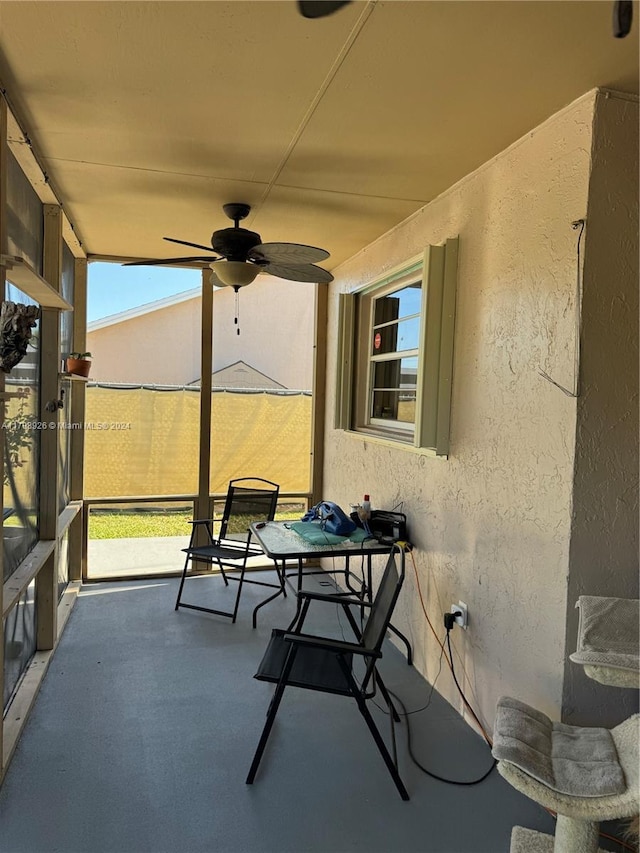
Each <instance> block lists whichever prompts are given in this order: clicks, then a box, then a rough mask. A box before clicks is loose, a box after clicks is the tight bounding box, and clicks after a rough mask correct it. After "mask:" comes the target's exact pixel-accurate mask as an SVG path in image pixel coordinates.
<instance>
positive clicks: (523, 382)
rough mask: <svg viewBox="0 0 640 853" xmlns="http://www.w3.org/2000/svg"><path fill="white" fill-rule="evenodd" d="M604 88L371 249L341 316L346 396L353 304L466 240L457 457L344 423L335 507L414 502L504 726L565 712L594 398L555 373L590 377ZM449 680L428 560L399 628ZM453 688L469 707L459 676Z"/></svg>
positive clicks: (331, 480)
mask: <svg viewBox="0 0 640 853" xmlns="http://www.w3.org/2000/svg"><path fill="white" fill-rule="evenodd" d="M594 103H595V93H588V94H587V95H585V96H584V97H583V98H581V99H580V100H579V101H577V102H575V103H574V104H572V105H571V106H569V107H567V108H566V109H565V110H564V111H562V112H561V113H559V114H557V115H556V116H554V117H552V118H551V119H549V120H548V121H546V122H545V123H544V124H543V125H541V126H540V127H538V128H537V129H535V130H533V131H532V132H531V133H529V134H527V136H526V137H524V138H522V139H521V140H520V141H519V142H518V143H516V144H515V145H513V146H512V147H511V148H509V149H508V150H507V151H505V152H503V153H502V154H501V155H500V156H498V157H497V158H495V159H494V160H492V161H490V162H489V163H487V164H485V165H484V166H482V167H481V168H480V169H478V170H477V171H476V172H474V173H473V174H471V175H470V176H468V177H467V178H466V179H464V180H463V181H462V182H460V183H459V184H457V185H456V186H454V187H452V188H451V189H450V190H449V191H447V192H446V193H444V194H443V195H442V196H440V197H439V198H437V199H436V200H435V201H434V202H432V203H431V204H429V205H428V206H426V207H425V208H423V209H422V210H421V211H419V212H418V213H417V214H415V215H414V216H413V217H411V218H410V219H409V220H407V221H406V222H405V223H403V224H402V225H400V226H399V227H397V228H395V229H394V230H393V231H391V232H389V233H388V234H386V235H385V236H383V237H382V238H381V239H379V240H378V241H376V242H375V243H374V244H372V245H370V246H369V247H368V248H366V249H365V250H364V251H363V252H361V253H359V254H358V255H356V256H355V257H354V258H352V259H351V260H350V261H348V262H347V263H345V264H343V265H341V266H340V267H339V268H338V270H337V271H334V272H335V273H336V281H335V284H334V285H333V287H332V292H331V298H330V319H329V341H328V351H329V364H328V374H329V388H328V399H329V401H331V400H332V399H333V395H334V377H335V368H336V365H335V353H336V350H337V294H338V292H346V291H353V290H356V289H357V288H359V287H361V286H363V285H365V284H367V283H368V282H370V281H372V280H374V279H376V278H378V277H379V276H380V275H381V274H383V273H384V271H385V270H387V269H390V268H392V267H395V266H396V265H398V264H400V263H402V261H403V260H405V259H409V258H412V257H413V256H415V255H416V254H418V253H419V252H421V251H422V250H423V249H424V247H425V245H426V244H439V243H442V242H443V241H444V240H446V239H447V238H449V237H455V236H459V238H460V255H459V267H458V297H457V317H456V331H455V355H454V373H453V399H452V412H451V452H450V457H449V459H447V460H445V459H436V458H433V457H429V456H427V455H419V454H417V453H414V452H411V451H407V450H399V449H397V448H396V447H391V446H386V445H384V444H379V443H376V442H374V441H372V440H363V438H361V437H358V436H355V435H354V434H351V433H348V432H341V431H336V430H333V429H332V423H333V409H332V406H331V405H329V412H328V417H327V425H326V427H327V441H326V457H325V468H324V494H325V497H327V498H330V499H332V500H335V501H337V502H339V503H341V504H343V505H348V503H349V502H350V501H353V500H354V499H358V498H361V497H362V494H363V493H365V492H368V493H370V495H371V500H372V504H373V506H374V507H381V508H386V509H391V508H393V507H395V506H396V505H397V504H401V506H402V508H403V510H404V512H406V514H407V516H408V520H409V525H410V537H411V540H412V541H413V543H414V545H415V551H414V554H413V558H414V559H415V565H416V568H417V575H418V577H419V580H420V586H421V589H422V595H423V597H424V600H425V603H426V607H427V611H428V613H429V616H430V618H431V622H432V624H433V626H434V628H435V631H436V633H437V634H438V636H439V637H440V638H442V637H443V635H444V629H443V623H442V614H443V613H444V612H445V611H447V610H448V609H449V606H450V604H451V603H455V602H457V601H458V599H461V600H462V601H464V602H465V603H466V604H467V605H468V608H469V629H468V631H466V632H465V631H462V630H461V629H459V628H456V629H455V631H454V634H453V644H454V647H455V650H456V655H457V657H456V665H457V667H458V675H459V680H460V681H461V683H462V684H463V685H464V686H465V690H466V692H467V694H468V697H469V699H470V700H471V701H472V703H473V704H474V706H475V707H476V709H477V710H478V711H479V712H480V714H481V716H482V718H483V719H484V720H485V721H486V722H488V723H489V725H491V723H492V721H493V715H494V708H495V704H496V701H497V699H498V697H499V696H500V695H501V694H503V693H509V694H511V695H514V696H517V697H519V698H520V699H522V700H524V701H527V702H530V703H531V704H533V705H535V706H536V707H537V708H539V709H540V710H541V711H543V712H546V713H549V714H551V715H554V716H556V717H557V716H558V715H559V713H560V709H561V703H562V684H563V669H564V653H565V623H566V608H567V576H568V558H569V540H570V531H571V509H572V479H573V464H574V442H575V423H576V401H575V399H573V398H571V397H570V396H567V395H566V394H565V393H563V392H562V391H561V390H560V389H559V388H558V387H556V386H555V385H554V384H553V383H552V382H550V381H548V380H547V379H545V378H543V377H542V376H541V373H540V371H545V372H546V373H547V374H548V375H549V376H550V377H551V378H552V379H553V380H554V381H555V382H557V383H559V384H561V385H563V386H565V387H570V386H571V383H572V382H573V379H574V342H575V338H574V329H575V311H576V304H575V291H576V263H577V261H576V243H577V232H576V231H575V230H574V229H573V228H572V226H571V223H572V222H573V221H574V220H577V219H579V218H581V217H583V216H585V215H586V209H587V197H588V182H589V170H590V149H591V132H592V118H593V111H594ZM397 624H398V627H399V628H400V629H401V630H404V631H405V632H406V633H407V634H408V636H409V638H410V639H411V641H412V643H413V645H414V649H415V657H416V665H417V667H418V668H419V669H420V670H421V671H422V672H423V673H424V674H425V675H426V676H427V677H428V678H430V679H431V680H433V679H434V678H435V677H436V675H437V673H438V671H439V658H440V648H439V646H438V645H437V643H436V640H435V639H434V637H433V635H432V633H431V631H430V630H429V628H428V625H427V623H426V620H425V617H424V615H423V612H422V609H421V605H420V600H419V596H418V592H417V589H416V581H415V576H414V572H413V569H412V559H409V561H408V574H407V585H406V588H405V590H404V591H403V594H402V597H401V602H400V606H399V613H398V618H397ZM442 669H443V671H442V673H441V674H440V676H439V678H438V682H437V689H438V690H440V691H441V692H442V693H443V694H444V695H445V696H446V697H447V698H448V699H449V700H450V701H451V702H452V703H453V704H454V705H455V706H456V707H458V708H460V710H461V712H462V710H463V709H462V704H461V702H460V699H459V697H458V695H457V692H456V690H455V687H454V685H453V680H452V678H451V676H450V674H449V672H448V671H447V670H446V667H444V666H443V668H442Z"/></svg>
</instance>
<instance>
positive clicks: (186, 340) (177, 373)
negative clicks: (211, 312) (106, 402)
mask: <svg viewBox="0 0 640 853" xmlns="http://www.w3.org/2000/svg"><path fill="white" fill-rule="evenodd" d="M90 274H91V268H89V275H90ZM87 349H88V350H89V351H90V352H91V356H92V363H91V378H92V379H95V380H97V381H102V382H122V383H132V384H141V383H149V384H155V385H186V384H188V383H189V382H193V380H194V379H198V378H199V376H200V299H199V298H198V299H190V300H188V301H187V302H179V303H177V304H175V305H171V306H169V307H166V308H161V309H159V310H157V311H153V312H150V313H148V314H142V315H140V316H138V317H132V318H131V319H130V320H124V321H123V322H121V323H114V324H113V325H110V326H105V327H103V328H102V329H95V330H94V331H89V332H88V334H87Z"/></svg>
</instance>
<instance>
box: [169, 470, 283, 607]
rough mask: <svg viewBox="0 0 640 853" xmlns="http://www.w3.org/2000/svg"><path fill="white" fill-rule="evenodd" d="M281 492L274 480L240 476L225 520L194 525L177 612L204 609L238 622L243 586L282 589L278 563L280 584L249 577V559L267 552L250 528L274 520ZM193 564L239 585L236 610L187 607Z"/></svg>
mask: <svg viewBox="0 0 640 853" xmlns="http://www.w3.org/2000/svg"><path fill="white" fill-rule="evenodd" d="M279 491H280V487H279V486H278V485H277V484H276V483H272V482H271V480H264V479H262V478H261V477H239V478H237V479H235V480H231V481H230V482H229V489H228V491H227V497H226V500H225V505H224V512H223V514H222V518H220V519H198V520H195V521H192V522H190V523H191V524H192V529H191V539H190V540H189V545H188V547H187V548H183V549H182V550H183V551H184V552H185V554H186V558H185V561H184V569H183V570H182V578H181V580H180V587H179V589H178V596H177V598H176V606H175V609H176V610H177V609H178V608H179V607H185V608H187V609H189V610H201V611H204V612H205V613H215V614H217V615H218V616H228V617H229V618H230V619H231V621H232V622H235V621H236V616H237V614H238V605H239V603H240V595H241V594H242V586H243V584H245V583H253V584H258V585H259V586H269V587H277V588H280V587H281V586H282V583H283V582H282V580H281V578H280V573H279V570H278V566H277V564H276V571H278V580H279V583H278V584H272V583H268V582H266V581H260V580H254V579H248V578H246V577H245V572H246V567H247V560H248V559H249V557H254V556H258V555H260V554H263V553H264V552H263V551H262V548H260V546H259V545H256V544H252V542H251V530H250V529H249V525H250V524H251V522H253V521H273V518H274V516H275V512H276V506H277V504H278V494H279ZM217 524H219V525H220V527H219V531H218V534H217V535H216V534H215V532H214V529H215V525H217ZM203 538H204V539H205V544H199V543H202V539H203ZM191 563H207V564H209V565H211V566H214V567H217V568H218V569H219V570H220V574H221V575H222V579H223V581H224V583H225V586H228V585H229V581H230V580H233V581H237V582H238V591H237V593H236V598H235V602H234V606H233V610H232V611H225V610H216V609H214V608H212V607H205V606H204V605H202V604H186V603H184V602H183V601H182V593H183V590H184V585H185V581H186V579H187V577H189V574H194V573H193V572H191V573H188V569H189V566H190V564H191ZM231 572H234V573H239V574H238V575H237V576H236V574H230V573H231Z"/></svg>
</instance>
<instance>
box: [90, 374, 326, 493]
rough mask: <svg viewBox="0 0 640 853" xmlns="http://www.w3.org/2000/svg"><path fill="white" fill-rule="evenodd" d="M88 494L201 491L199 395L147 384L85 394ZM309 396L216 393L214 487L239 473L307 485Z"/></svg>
mask: <svg viewBox="0 0 640 853" xmlns="http://www.w3.org/2000/svg"><path fill="white" fill-rule="evenodd" d="M86 394H87V396H86V416H85V482H84V494H85V496H86V497H89V498H92V497H119V496H132V495H180V494H193V493H195V492H197V489H198V448H199V419H200V393H199V392H197V391H185V390H182V389H179V390H175V391H173V390H172V391H161V390H155V389H148V388H135V389H121V388H101V387H89V388H87V391H86ZM310 445H311V397H310V396H308V395H303V394H296V395H291V396H289V395H279V394H272V393H256V394H253V393H250V394H247V393H233V392H216V393H214V394H212V395H211V457H212V458H211V492H212V493H224V492H226V490H227V484H228V482H229V480H230V479H232V478H234V477H246V476H251V477H265V478H266V479H268V480H272V481H274V482H276V483H278V484H279V485H280V490H281V491H282V492H305V491H308V490H309V478H310Z"/></svg>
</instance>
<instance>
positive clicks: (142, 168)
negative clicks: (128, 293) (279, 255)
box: [0, 0, 640, 269]
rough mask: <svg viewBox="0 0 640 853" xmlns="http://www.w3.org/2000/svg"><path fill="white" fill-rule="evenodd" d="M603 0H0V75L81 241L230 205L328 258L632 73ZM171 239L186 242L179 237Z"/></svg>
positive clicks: (264, 230)
mask: <svg viewBox="0 0 640 853" xmlns="http://www.w3.org/2000/svg"><path fill="white" fill-rule="evenodd" d="M612 9H613V2H612V0H603V2H599V0H584V2H583V0H567V2H565V0H552V1H551V2H529V0H508V2H491V0H486V2H477V1H476V0H472V2H466V1H465V2H462V0H460V2H458V0H445V2H432V0H424V2H423V0H408V2H405V0H378V1H377V2H364V0H360V1H359V2H353V3H351V4H350V5H348V6H346V7H344V8H343V9H341V10H339V11H338V12H336V13H335V14H333V15H331V16H329V17H326V18H323V19H316V20H308V19H305V18H303V17H302V16H301V15H300V14H299V13H298V10H297V5H296V3H295V2H294V0H283V1H282V2H271V0H234V2H217V0H213V1H212V2H189V0H184V2H171V0H166V2H165V1H164V0H163V2H131V0H130V2H113V0H110V2H101V0H95V1H94V0H85V2H56V1H55V0H54V2H37V0H36V2H24V0H18V2H0V80H1V81H2V85H3V87H4V88H5V89H6V90H7V97H8V99H9V102H10V104H11V106H12V109H13V111H14V112H15V113H16V115H17V117H18V119H19V121H20V122H21V124H22V125H23V129H25V130H26V131H27V132H28V135H29V137H30V139H31V141H32V143H33V147H34V151H35V152H36V154H37V156H38V158H39V160H40V162H41V164H42V166H43V167H44V169H45V170H46V172H47V174H48V175H49V177H50V180H51V184H52V187H53V188H54V190H55V192H56V194H57V196H58V198H59V200H60V201H61V202H62V203H63V206H64V208H65V211H66V213H67V216H68V217H69V219H70V220H71V222H72V223H73V225H74V228H75V230H76V233H77V234H78V236H79V237H80V239H81V240H82V243H83V246H84V248H85V250H86V251H87V252H88V253H89V254H90V255H103V256H105V255H108V256H117V257H127V258H135V257H137V258H145V257H152V258H153V257H156V258H158V257H161V258H165V257H169V256H176V255H182V254H183V252H182V251H181V248H180V247H178V248H177V250H176V247H175V246H174V247H173V248H172V246H171V244H169V243H166V242H164V241H163V240H162V237H163V236H171V237H177V238H180V239H183V240H189V241H193V242H196V243H203V244H208V243H209V240H210V236H211V232H212V231H213V230H215V229H217V228H224V227H227V226H229V225H230V224H231V223H230V222H229V221H228V220H227V219H226V218H225V216H224V214H223V212H222V204H223V203H225V202H228V201H242V202H247V203H249V204H251V205H252V206H253V210H252V213H251V215H250V217H249V218H248V219H247V220H245V222H244V223H243V225H245V226H247V227H250V228H251V229H252V230H255V231H258V232H260V234H261V235H262V238H263V240H264V241H292V242H300V243H307V244H311V245H316V246H322V247H324V248H326V249H328V250H329V251H330V252H331V258H330V259H329V260H328V261H326V262H325V263H324V264H323V266H326V267H327V268H328V269H332V268H333V267H335V266H336V265H337V264H338V263H340V262H341V261H343V260H345V259H346V258H348V257H350V256H351V255H353V254H354V253H356V252H357V251H358V250H360V249H361V248H363V247H364V246H366V245H367V244H368V243H370V242H371V241H373V240H374V239H375V238H376V237H378V236H379V235H380V234H382V233H384V232H385V231H387V230H389V229H390V228H392V227H393V226H394V225H396V224H397V223H398V222H400V221H402V220H403V219H405V218H406V217H407V216H409V215H410V214H411V213H413V212H414V211H416V210H417V209H419V208H420V207H422V206H423V205H424V204H425V203H427V202H428V201H430V200H431V199H433V198H434V197H435V196H437V195H438V194H439V193H441V192H442V191H443V190H445V189H446V188H447V187H449V186H451V185H452V184H453V183H455V182H456V181H458V180H459V179H460V178H462V177H463V176H464V175H466V174H468V173H469V172H470V171H472V170H473V169H475V168H476V167H478V166H479V165H480V164H482V163H483V162H485V161H487V160H488V159H490V158H491V157H492V156H494V155H495V154H497V153H498V152H499V151H501V150H503V149H504V148H506V147H507V146H508V145H509V144H511V143H512V142H514V141H515V140H516V139H518V138H519V137H521V136H522V135H523V134H525V133H526V132H527V131H529V130H530V129H532V128H533V127H535V126H536V125H537V124H539V123H540V122H541V121H543V120H544V119H545V118H547V117H548V116H549V115H551V114H553V113H554V112H555V111H557V110H558V109H560V108H562V107H563V106H565V105H566V104H568V103H570V102H571V101H573V100H575V99H576V98H577V97H579V96H580V95H582V94H583V93H584V92H586V91H588V90H589V89H592V88H594V87H597V86H602V87H607V88H613V89H618V90H622V91H626V92H634V93H637V92H638V30H639V28H640V16H639V15H638V8H637V5H636V6H635V8H634V13H635V18H634V24H633V29H632V33H631V35H630V36H629V37H627V38H625V39H615V38H613V36H612V26H611V17H612ZM184 254H185V255H188V254H191V250H189V249H186V248H185V252H184Z"/></svg>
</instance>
